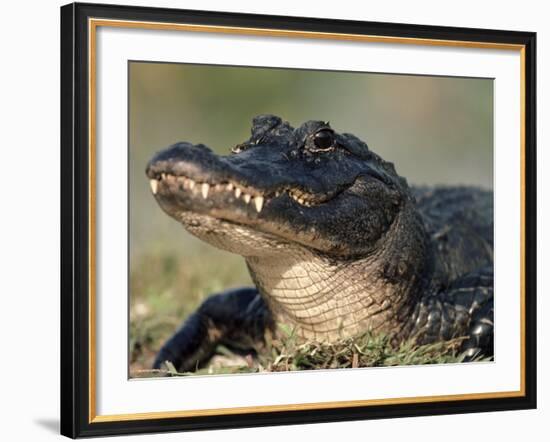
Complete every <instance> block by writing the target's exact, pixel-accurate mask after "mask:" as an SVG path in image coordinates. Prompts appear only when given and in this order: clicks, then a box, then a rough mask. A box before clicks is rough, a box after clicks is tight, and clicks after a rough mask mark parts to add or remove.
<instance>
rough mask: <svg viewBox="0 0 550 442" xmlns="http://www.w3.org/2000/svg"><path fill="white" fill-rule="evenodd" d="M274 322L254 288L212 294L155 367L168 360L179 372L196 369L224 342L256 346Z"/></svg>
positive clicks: (234, 345)
mask: <svg viewBox="0 0 550 442" xmlns="http://www.w3.org/2000/svg"><path fill="white" fill-rule="evenodd" d="M271 324H272V320H271V314H270V312H269V310H268V308H267V306H266V305H265V303H264V301H263V299H262V297H261V296H260V294H259V293H258V291H257V290H256V289H255V288H240V289H234V290H227V291H225V292H222V293H219V294H215V295H211V296H210V297H208V298H207V299H206V300H205V301H204V302H203V303H202V304H201V306H200V307H199V308H198V310H197V311H196V312H194V313H193V314H192V315H191V316H189V318H187V320H186V321H185V322H184V323H183V325H182V327H181V328H180V329H179V330H178V331H177V332H176V333H175V334H174V335H173V336H172V337H171V338H170V339H169V340H168V341H167V342H166V343H165V344H164V346H163V347H162V348H161V350H160V351H159V353H158V355H157V357H156V359H155V362H154V364H153V368H161V367H162V366H163V364H165V362H166V361H169V362H171V363H172V364H174V367H176V369H178V371H189V370H194V369H196V368H197V366H198V365H199V364H200V363H202V362H205V361H207V360H208V359H209V358H210V357H211V356H212V354H213V352H214V350H215V348H216V346H217V345H218V344H221V343H224V344H227V345H228V346H230V347H238V348H250V349H254V347H255V346H256V345H257V344H260V343H261V342H262V341H263V339H264V334H265V331H266V329H268V328H270V327H271Z"/></svg>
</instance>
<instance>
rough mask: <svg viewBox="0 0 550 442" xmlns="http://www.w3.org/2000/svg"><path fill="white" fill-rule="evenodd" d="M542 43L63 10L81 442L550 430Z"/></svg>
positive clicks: (72, 384)
mask: <svg viewBox="0 0 550 442" xmlns="http://www.w3.org/2000/svg"><path fill="white" fill-rule="evenodd" d="M535 45H536V35H535V34H534V33H530V32H512V31H504V30H487V29H466V28H448V27H434V26H423V25H404V24H393V23H374V22H358V21H342V20H327V19H313V18H298V17H282V16H263V15H250V14H233V13H224V12H204V11H187V10H175V9H158V8H143V7H126V6H114V5H93V4H70V5H66V6H63V7H62V8H61V125H62V127H61V154H62V155H61V201H62V208H61V211H62V213H61V215H62V226H61V272H62V273H61V350H62V354H61V432H62V434H64V435H66V436H69V437H72V438H76V437H84V436H103V435H114V434H130V433H141V432H162V431H179V430H196V429H216V428H238V427H247V426H260V425H283V424H296V423H314V422H328V421H343V420H357V419H373V418H388V417H402V416H423V415H433V414H450V413H470V412H482V411H496V410H513V409H527V408H535V407H536V352H535V349H536V322H535V321H536V314H535V313H536V310H535V308H536V299H535V297H536V286H535V269H536V254H535V253H536V252H535V249H536V247H535V245H536V225H535V223H536V220H535V214H536V207H535V204H536V195H535V192H536V190H535V183H536V177H535V147H536V143H535V121H536V118H535V110H536V107H535V59H536V57H535V53H536V47H535Z"/></svg>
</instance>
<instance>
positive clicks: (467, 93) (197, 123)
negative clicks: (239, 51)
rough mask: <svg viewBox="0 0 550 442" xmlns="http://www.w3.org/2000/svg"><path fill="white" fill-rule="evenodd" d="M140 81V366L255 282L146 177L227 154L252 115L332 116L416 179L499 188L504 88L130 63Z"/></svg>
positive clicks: (135, 267) (136, 332)
mask: <svg viewBox="0 0 550 442" xmlns="http://www.w3.org/2000/svg"><path fill="white" fill-rule="evenodd" d="M129 69H130V76H129V79H130V80H129V106H130V111H129V121H130V122H129V124H130V127H129V137H130V147H129V185H130V220H129V223H130V302H131V310H130V319H131V342H130V349H131V351H132V358H131V361H132V364H133V366H134V368H136V369H139V368H140V367H146V366H147V365H148V364H149V362H150V359H151V355H152V354H153V353H154V352H155V351H156V350H157V349H158V346H159V345H160V343H161V342H162V340H163V339H165V338H166V337H167V336H168V335H169V334H170V333H171V332H173V330H174V328H175V327H176V326H177V325H178V324H179V322H180V321H181V320H182V319H183V318H184V317H185V316H186V315H187V314H188V313H189V312H190V311H192V310H193V309H194V308H195V306H196V305H197V303H198V302H200V301H201V300H202V299H203V298H204V297H205V296H206V295H207V294H209V293H212V292H214V291H216V290H221V289H224V288H227V287H230V286H237V285H242V284H250V278H249V277H248V274H247V271H246V268H245V265H244V262H243V261H242V258H240V257H238V256H234V255H230V254H228V253H226V252H222V251H218V250H216V249H214V248H213V247H211V246H208V245H206V244H203V243H201V242H200V241H199V240H197V239H195V238H194V237H192V236H191V235H189V234H188V233H187V232H186V231H185V230H184V229H183V227H181V225H180V224H178V223H177V222H176V221H175V220H173V219H172V218H170V217H168V216H167V215H166V214H164V212H162V210H161V209H160V208H159V207H158V205H157V204H156V202H155V201H154V199H153V197H152V196H151V193H150V189H149V184H148V180H147V179H146V177H145V174H144V170H145V166H146V164H147V161H148V160H149V159H150V158H151V157H152V155H153V154H154V153H155V152H156V151H158V150H160V149H163V148H164V147H167V146H168V145H170V144H172V143H174V142H177V141H190V142H193V143H204V144H206V145H208V146H209V147H211V148H212V149H214V150H215V151H216V152H217V153H220V154H228V153H229V149H230V148H231V147H233V146H234V145H236V144H238V143H240V142H242V141H244V140H246V139H247V138H248V136H249V133H250V125H251V120H252V118H253V117H254V116H256V115H258V114H263V113H271V114H276V115H279V116H280V117H282V118H283V119H284V120H287V121H289V122H290V123H291V124H292V125H293V126H295V127H296V126H299V125H300V124H301V123H302V122H304V121H307V120H329V121H330V123H331V126H332V127H333V128H334V129H335V130H336V131H338V132H351V133H353V134H355V135H356V136H358V137H359V138H361V139H362V140H364V141H366V142H367V144H368V145H369V147H370V149H372V150H373V151H375V152H376V153H378V154H380V155H381V156H382V157H383V158H384V159H386V160H389V161H392V162H394V164H395V166H396V169H397V171H398V173H399V174H400V175H402V176H404V177H406V178H407V179H408V181H409V184H429V185H434V184H467V185H478V186H482V187H484V188H487V189H491V188H492V183H493V82H492V80H490V79H471V78H451V77H428V76H412V75H390V74H370V73H350V72H327V71H311V70H291V69H271V68H270V69H267V68H247V67H228V66H206V65H185V64H170V63H150V62H131V63H130V67H129Z"/></svg>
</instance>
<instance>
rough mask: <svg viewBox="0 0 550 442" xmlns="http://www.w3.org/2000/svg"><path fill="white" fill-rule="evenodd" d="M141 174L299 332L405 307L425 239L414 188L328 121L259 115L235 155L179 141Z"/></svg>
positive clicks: (349, 329) (321, 331)
mask: <svg viewBox="0 0 550 442" xmlns="http://www.w3.org/2000/svg"><path fill="white" fill-rule="evenodd" d="M147 176H148V178H149V179H150V183H151V189H152V192H153V194H154V196H155V198H156V200H157V202H158V203H159V204H160V206H161V207H162V209H163V210H164V211H165V212H166V213H167V214H168V215H170V216H171V217H173V218H175V219H176V220H178V221H179V222H181V223H182V224H183V225H184V226H185V228H186V229H187V230H188V231H189V232H191V233H192V234H194V235H196V236H197V237H199V238H201V239H202V240H204V241H206V242H209V243H211V244H213V245H215V246H217V247H219V248H222V249H225V250H228V251H230V252H233V253H238V254H240V255H242V256H244V257H245V259H246V261H247V264H248V266H249V269H250V271H251V274H252V277H253V279H254V281H255V282H256V284H257V286H258V288H259V290H260V291H261V292H262V294H263V295H264V296H265V298H266V300H267V302H268V303H269V305H270V306H271V307H272V309H273V311H274V312H275V313H276V315H277V316H279V317H280V318H281V319H284V320H287V321H290V322H292V323H293V324H295V325H298V326H300V328H301V330H302V335H304V336H307V337H316V338H323V339H333V338H334V337H336V335H338V336H340V335H341V334H342V333H344V334H345V335H349V334H352V333H354V332H357V331H358V330H365V329H366V328H379V327H381V326H382V325H383V324H384V323H388V321H389V316H388V315H390V314H391V315H393V316H396V315H401V314H403V312H404V311H405V310H406V308H405V307H406V306H408V305H410V302H409V301H410V296H409V292H410V291H411V290H412V287H413V286H414V285H415V280H416V277H417V275H418V274H419V273H422V270H423V265H424V261H425V259H424V253H425V239H424V234H423V228H422V223H421V221H420V218H419V216H418V215H417V214H416V211H415V209H414V199H413V197H412V195H411V193H410V190H409V187H408V185H407V183H406V181H405V180H404V179H403V178H401V177H399V176H398V175H397V173H396V171H395V169H394V167H393V164H391V163H389V162H386V161H384V160H383V159H382V158H380V157H379V156H378V155H377V154H375V153H374V152H372V151H371V150H370V149H369V148H368V147H367V145H366V144H365V143H364V142H362V141H361V140H359V139H358V138H357V137H355V136H353V135H351V134H347V133H341V134H339V133H336V132H335V131H334V130H333V129H332V128H331V127H330V125H329V123H328V122H322V121H308V122H306V123H304V124H303V125H302V126H300V127H299V128H297V129H294V128H293V127H291V126H290V125H289V124H288V123H287V122H283V121H282V120H281V119H280V118H279V117H276V116H272V115H264V116H258V117H256V118H255V119H254V120H253V127H252V135H251V137H250V139H249V140H247V141H245V142H244V143H242V144H239V145H237V146H235V147H234V148H233V149H232V153H231V154H229V155H227V156H218V155H216V154H215V153H213V152H212V151H211V150H210V149H209V148H208V147H206V146H204V145H202V144H198V145H194V144H191V143H187V142H183V143H177V144H174V145H172V146H170V147H169V148H167V149H166V150H163V151H161V152H159V153H157V154H156V155H155V156H154V157H153V159H152V160H151V161H150V162H149V164H148V166H147ZM389 291H393V292H395V293H393V295H392V293H388V292H389ZM388 294H390V295H391V296H388ZM388 300H390V304H392V305H391V308H390V305H389V304H388ZM331 312H332V313H331Z"/></svg>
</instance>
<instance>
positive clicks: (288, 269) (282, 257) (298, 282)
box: [246, 247, 411, 342]
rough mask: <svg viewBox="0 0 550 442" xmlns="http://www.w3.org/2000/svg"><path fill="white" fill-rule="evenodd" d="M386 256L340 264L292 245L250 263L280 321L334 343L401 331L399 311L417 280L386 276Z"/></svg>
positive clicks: (309, 336) (305, 334) (302, 334)
mask: <svg viewBox="0 0 550 442" xmlns="http://www.w3.org/2000/svg"><path fill="white" fill-rule="evenodd" d="M385 255H387V254H386V253H384V251H382V252H380V253H378V254H374V255H371V256H369V257H366V258H363V259H355V260H349V261H339V262H337V261H334V260H330V259H328V258H326V257H323V256H320V255H318V254H315V253H314V252H312V251H310V250H308V249H305V248H303V247H289V248H286V250H285V253H284V254H273V255H268V256H265V255H264V256H256V257H246V261H247V264H248V267H249V270H250V273H251V275H252V278H253V280H254V282H255V284H256V286H257V287H258V289H259V290H260V292H261V293H262V295H263V296H264V298H265V300H266V302H267V303H268V305H269V307H270V309H271V311H272V313H273V315H274V319H275V321H276V322H280V323H286V324H288V325H290V326H292V327H293V328H294V330H295V333H296V335H298V336H300V337H302V338H305V339H308V340H318V341H323V342H326V341H329V342H331V341H335V340H337V339H340V338H345V337H350V336H353V335H356V334H358V333H360V332H364V331H366V330H371V331H373V332H376V331H381V332H389V331H391V330H392V329H395V326H396V323H397V322H398V321H399V318H397V315H398V313H402V312H403V310H405V309H406V308H407V307H408V305H407V304H408V300H409V296H408V292H409V291H410V290H411V282H410V281H399V282H396V281H395V279H393V278H392V281H390V280H388V279H387V278H386V277H385V276H384V268H385V267H386V260H385V259H384V258H385Z"/></svg>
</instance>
